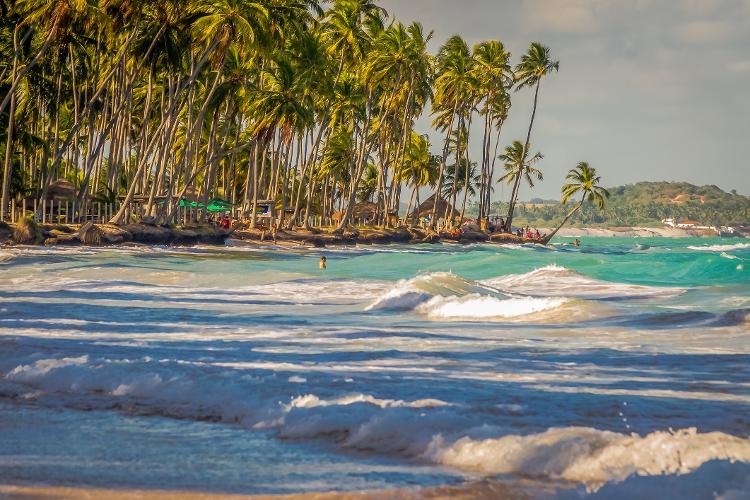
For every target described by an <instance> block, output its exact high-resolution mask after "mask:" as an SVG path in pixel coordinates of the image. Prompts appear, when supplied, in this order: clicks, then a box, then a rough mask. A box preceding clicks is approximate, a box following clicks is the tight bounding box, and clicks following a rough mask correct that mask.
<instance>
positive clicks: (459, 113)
mask: <svg viewBox="0 0 750 500" xmlns="http://www.w3.org/2000/svg"><path fill="white" fill-rule="evenodd" d="M473 87H475V75H474V73H473V60H472V57H471V51H470V50H469V47H468V45H466V42H465V41H464V40H463V38H461V37H460V36H458V35H455V36H452V37H451V38H449V39H448V41H447V42H446V43H445V45H443V46H442V47H441V48H440V52H439V53H438V58H437V77H436V79H435V98H434V100H433V114H435V115H437V116H436V118H435V120H434V122H433V123H434V125H435V126H437V127H438V128H439V129H440V130H444V131H446V136H445V141H444V144H443V156H442V159H441V161H440V173H439V174H438V182H437V187H436V189H435V193H436V197H439V196H440V193H441V192H442V187H443V177H444V175H445V165H446V162H447V159H448V154H449V152H450V144H451V136H452V134H453V132H454V127H455V125H456V118H457V117H458V129H459V130H462V129H463V128H464V121H465V119H466V117H467V114H470V112H471V110H473V105H474V101H475V97H476V95H475V94H474V92H473V91H472V88H473ZM456 155H457V156H460V155H461V151H460V148H457V151H456ZM438 206H439V203H435V205H434V207H433V210H432V212H433V213H432V217H431V222H430V224H431V226H432V227H434V226H435V224H436V222H437V215H438V214H437V208H438ZM446 208H448V207H446Z"/></svg>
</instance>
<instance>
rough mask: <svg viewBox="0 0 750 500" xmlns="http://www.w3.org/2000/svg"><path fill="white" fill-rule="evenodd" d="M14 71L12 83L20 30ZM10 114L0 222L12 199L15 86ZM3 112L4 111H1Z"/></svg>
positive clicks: (15, 44) (15, 46) (15, 37)
mask: <svg viewBox="0 0 750 500" xmlns="http://www.w3.org/2000/svg"><path fill="white" fill-rule="evenodd" d="M13 50H14V53H15V55H14V57H13V70H12V72H11V81H12V82H15V81H16V72H17V70H18V30H13ZM9 95H10V112H9V113H8V133H7V134H6V139H5V162H4V169H3V186H2V189H3V192H2V197H1V201H0V222H1V221H3V220H4V219H5V216H6V213H7V211H8V201H9V198H10V177H11V175H10V174H11V171H12V169H13V127H14V126H15V116H16V92H15V85H11V89H10V93H9ZM0 112H2V111H0Z"/></svg>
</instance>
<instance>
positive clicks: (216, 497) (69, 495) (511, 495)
mask: <svg viewBox="0 0 750 500" xmlns="http://www.w3.org/2000/svg"><path fill="white" fill-rule="evenodd" d="M561 486H562V487H564V486H565V485H559V484H558V485H554V484H548V485H542V484H539V483H536V482H534V483H532V482H529V483H526V482H522V481H518V482H507V483H506V482H499V481H480V482H475V483H468V484H465V485H458V486H438V487H434V488H402V489H392V490H377V491H360V492H326V493H303V494H292V495H239V494H228V493H210V492H196V491H170V490H139V489H106V488H83V487H63V486H14V485H0V499H8V500H51V499H59V500H73V499H100V498H106V499H108V500H157V499H159V500H208V499H211V500H244V499H249V500H375V499H383V498H388V499H394V500H412V499H429V500H441V499H454V500H455V499H458V500H469V499H479V500H483V499H487V500H490V499H494V500H504V499H520V500H523V499H526V498H535V497H538V496H539V495H540V494H550V493H552V492H554V491H555V490H557V489H558V488H559V487H561Z"/></svg>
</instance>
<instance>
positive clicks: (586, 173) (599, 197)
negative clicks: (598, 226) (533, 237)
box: [543, 161, 609, 245]
mask: <svg viewBox="0 0 750 500" xmlns="http://www.w3.org/2000/svg"><path fill="white" fill-rule="evenodd" d="M565 178H566V179H568V180H569V181H571V182H570V183H568V184H565V185H563V187H562V199H561V200H560V203H562V204H563V205H564V204H566V203H567V202H568V201H569V200H570V199H571V198H572V197H573V196H575V195H576V194H577V193H579V192H581V193H583V196H581V201H579V202H578V204H577V205H576V206H575V207H573V210H571V211H570V212H568V215H566V216H565V218H564V219H563V221H562V222H561V223H560V225H559V226H557V229H555V230H554V231H552V234H550V235H549V236H545V237H544V240H543V243H544V244H545V245H546V244H547V243H549V241H550V240H551V239H552V238H553V237H554V236H555V234H557V232H558V231H559V230H560V228H562V227H563V226H564V225H565V224H566V223H567V222H568V221H569V220H570V218H571V217H573V215H574V214H575V213H576V212H578V211H579V210H580V209H581V207H582V206H583V204H584V203H585V202H586V201H589V202H591V203H593V204H594V205H596V207H597V208H598V209H599V210H602V209H603V208H604V199H605V198H609V191H607V190H606V189H604V188H603V187H601V186H600V185H599V183H600V182H601V177H599V176H598V175H596V169H595V168H594V167H590V166H589V164H588V163H587V162H585V161H582V162H580V163H579V164H578V165H576V168H574V169H572V170H571V171H570V172H568V175H567V176H566V177H565Z"/></svg>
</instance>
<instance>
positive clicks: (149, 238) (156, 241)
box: [123, 224, 172, 245]
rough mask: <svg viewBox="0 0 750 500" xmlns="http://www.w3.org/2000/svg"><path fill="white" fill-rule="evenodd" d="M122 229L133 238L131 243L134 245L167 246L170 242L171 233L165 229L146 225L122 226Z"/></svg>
mask: <svg viewBox="0 0 750 500" xmlns="http://www.w3.org/2000/svg"><path fill="white" fill-rule="evenodd" d="M123 229H125V230H126V231H127V232H129V233H130V234H131V235H132V236H133V241H134V242H136V243H144V244H147V245H167V244H169V243H170V242H171V241H172V231H171V230H170V229H169V228H165V227H160V226H151V225H147V224H128V225H126V226H123Z"/></svg>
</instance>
